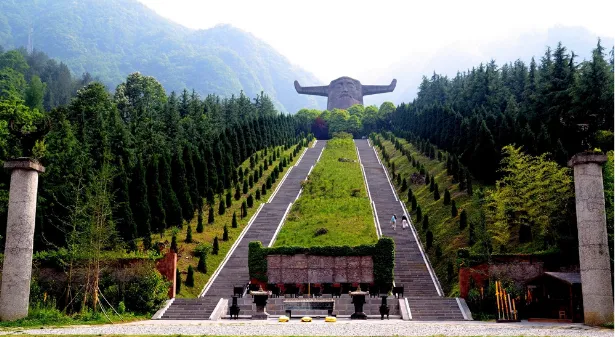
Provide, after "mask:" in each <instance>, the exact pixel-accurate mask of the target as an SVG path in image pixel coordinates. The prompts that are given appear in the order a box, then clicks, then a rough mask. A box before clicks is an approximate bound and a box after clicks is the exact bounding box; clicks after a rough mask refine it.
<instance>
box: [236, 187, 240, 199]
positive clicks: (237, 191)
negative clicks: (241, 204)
mask: <svg viewBox="0 0 615 337" xmlns="http://www.w3.org/2000/svg"><path fill="white" fill-rule="evenodd" d="M239 199H241V191H240V190H239V185H236V186H235V200H239Z"/></svg>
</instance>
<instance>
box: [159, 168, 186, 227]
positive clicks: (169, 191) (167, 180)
mask: <svg viewBox="0 0 615 337" xmlns="http://www.w3.org/2000/svg"><path fill="white" fill-rule="evenodd" d="M169 160H170V159H169V158H168V156H162V158H160V160H159V161H158V170H159V172H160V187H161V188H162V190H161V191H162V195H163V197H164V207H165V211H166V220H167V226H168V227H181V225H182V222H183V220H184V219H183V216H182V207H181V204H180V203H179V200H178V199H177V195H175V190H174V189H173V186H172V185H171V165H170V164H169Z"/></svg>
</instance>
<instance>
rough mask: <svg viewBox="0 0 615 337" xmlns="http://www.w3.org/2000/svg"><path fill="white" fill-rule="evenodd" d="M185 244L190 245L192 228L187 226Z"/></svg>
mask: <svg viewBox="0 0 615 337" xmlns="http://www.w3.org/2000/svg"><path fill="white" fill-rule="evenodd" d="M186 243H192V226H190V225H188V230H187V231H186Z"/></svg>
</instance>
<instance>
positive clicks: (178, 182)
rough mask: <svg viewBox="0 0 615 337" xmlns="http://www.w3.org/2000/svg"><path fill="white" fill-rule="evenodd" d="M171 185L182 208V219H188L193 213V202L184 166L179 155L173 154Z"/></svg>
mask: <svg viewBox="0 0 615 337" xmlns="http://www.w3.org/2000/svg"><path fill="white" fill-rule="evenodd" d="M171 172H172V174H171V185H172V186H173V190H174V191H175V195H177V199H178V200H179V204H180V205H181V208H182V216H183V217H184V220H186V221H188V220H190V219H191V218H192V215H193V214H194V204H193V203H192V199H191V197H190V188H189V187H188V180H187V177H186V167H185V166H184V161H183V160H182V159H181V156H179V155H178V154H175V156H173V161H172V162H171Z"/></svg>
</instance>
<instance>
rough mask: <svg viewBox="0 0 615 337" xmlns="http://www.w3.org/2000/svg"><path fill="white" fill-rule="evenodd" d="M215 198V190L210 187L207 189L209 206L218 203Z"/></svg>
mask: <svg viewBox="0 0 615 337" xmlns="http://www.w3.org/2000/svg"><path fill="white" fill-rule="evenodd" d="M215 198H216V197H215V194H214V190H213V189H212V188H211V187H210V188H209V189H207V205H209V206H212V205H213V204H214V202H215V201H216V200H215Z"/></svg>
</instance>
